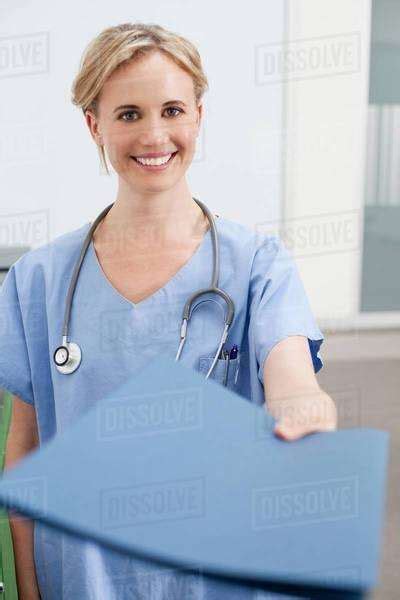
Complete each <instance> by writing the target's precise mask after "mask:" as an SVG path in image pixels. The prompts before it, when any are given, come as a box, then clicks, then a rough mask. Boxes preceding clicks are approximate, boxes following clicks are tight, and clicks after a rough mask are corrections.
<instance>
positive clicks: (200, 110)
mask: <svg viewBox="0 0 400 600" xmlns="http://www.w3.org/2000/svg"><path fill="white" fill-rule="evenodd" d="M202 119H203V103H201V104H199V105H198V106H197V133H196V137H197V136H198V135H199V132H200V127H201V123H202Z"/></svg>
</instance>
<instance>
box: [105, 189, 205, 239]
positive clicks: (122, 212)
mask: <svg viewBox="0 0 400 600" xmlns="http://www.w3.org/2000/svg"><path fill="white" fill-rule="evenodd" d="M208 229H209V223H208V219H207V217H206V215H205V214H204V213H203V211H202V209H201V208H200V206H199V205H198V204H197V202H195V201H194V200H193V198H192V195H191V193H190V190H189V188H188V186H187V183H186V181H183V182H182V183H180V184H178V186H176V187H174V188H173V189H172V190H166V191H163V192H159V193H154V192H152V193H150V192H149V193H147V194H146V193H137V192H134V191H132V190H131V189H130V188H127V186H126V184H125V182H124V181H122V182H121V180H120V183H119V188H118V194H117V199H116V201H115V203H114V205H113V207H112V208H111V209H110V210H109V212H108V213H107V215H106V217H105V218H104V219H103V221H101V223H100V224H99V225H98V227H97V229H96V231H95V234H94V236H93V239H94V241H97V242H99V238H100V241H101V240H103V241H104V240H105V239H106V238H107V239H108V240H110V239H111V238H112V239H114V240H115V239H116V237H120V236H123V238H124V240H125V241H126V242H129V244H130V245H131V246H135V245H138V246H141V247H143V245H149V246H152V247H153V248H154V247H161V246H164V245H165V246H166V245H169V246H170V245H171V244H177V245H181V244H184V243H185V242H190V241H192V240H194V239H201V238H202V237H203V236H204V234H205V233H206V231H207V230H208ZM124 245H125V244H124Z"/></svg>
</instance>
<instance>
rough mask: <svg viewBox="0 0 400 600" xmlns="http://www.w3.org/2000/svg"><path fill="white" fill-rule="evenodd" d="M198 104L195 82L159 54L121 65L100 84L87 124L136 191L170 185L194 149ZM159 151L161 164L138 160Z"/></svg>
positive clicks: (190, 158) (187, 161) (169, 186)
mask: <svg viewBox="0 0 400 600" xmlns="http://www.w3.org/2000/svg"><path fill="white" fill-rule="evenodd" d="M201 116H202V105H197V103H196V99H195V96H194V90H193V79H192V77H191V76H190V75H189V74H188V73H186V72H185V71H184V70H183V69H181V68H180V67H179V66H178V65H176V64H175V63H174V62H173V61H172V60H171V59H170V58H169V57H167V56H165V55H164V54H162V53H160V52H156V51H154V52H152V53H151V54H148V55H146V56H142V57H140V58H139V59H135V61H134V62H131V63H128V64H125V65H121V67H119V68H118V69H117V70H116V71H114V73H113V74H112V75H111V77H110V78H109V79H108V80H107V81H106V83H105V84H104V86H103V88H102V91H101V94H100V98H99V108H98V115H97V119H96V117H95V116H94V115H93V114H92V113H91V112H89V111H87V112H86V121H87V124H88V126H89V129H90V132H91V134H92V137H93V139H94V140H95V141H96V143H98V144H100V143H102V144H104V146H105V148H106V151H107V155H108V157H109V160H110V162H111V164H112V166H113V168H114V169H115V171H116V172H117V173H118V175H119V176H120V177H122V178H123V179H124V180H125V182H126V183H127V184H128V186H130V187H131V188H132V189H134V190H135V191H143V192H145V191H146V192H151V191H154V192H157V191H163V190H166V189H170V188H172V187H174V186H175V185H176V184H177V183H178V181H179V180H180V179H181V178H182V177H183V176H184V174H185V172H186V170H187V168H188V167H189V165H190V163H191V161H192V159H193V155H194V153H195V149H196V138H197V135H198V133H199V128H200V121H201ZM153 153H158V154H161V155H165V156H163V157H162V160H165V159H166V158H168V156H169V155H170V154H171V155H172V156H171V157H170V158H169V160H168V162H167V163H166V164H163V165H155V166H152V165H148V166H146V165H142V164H140V161H138V160H137V157H144V155H147V154H153Z"/></svg>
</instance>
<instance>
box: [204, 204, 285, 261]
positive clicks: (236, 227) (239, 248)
mask: <svg viewBox="0 0 400 600" xmlns="http://www.w3.org/2000/svg"><path fill="white" fill-rule="evenodd" d="M215 216H216V217H218V218H216V219H215V222H216V226H217V231H218V234H219V238H220V240H221V242H222V245H225V246H227V247H229V248H231V249H232V251H235V252H240V253H245V254H246V256H247V258H248V259H249V260H251V261H253V260H255V259H257V258H258V259H261V260H265V259H266V258H267V257H269V258H270V259H272V258H273V257H274V256H276V255H277V254H278V253H284V252H285V251H286V247H285V245H284V243H283V241H282V239H281V238H280V237H279V236H278V235H268V234H266V233H263V232H260V231H257V229H255V228H252V227H249V226H248V225H244V224H243V223H238V222H237V221H233V220H232V219H226V218H225V217H223V216H220V215H215Z"/></svg>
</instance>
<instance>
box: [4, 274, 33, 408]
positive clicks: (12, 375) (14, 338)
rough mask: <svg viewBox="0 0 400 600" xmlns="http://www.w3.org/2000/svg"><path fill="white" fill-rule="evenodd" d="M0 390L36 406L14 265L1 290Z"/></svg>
mask: <svg viewBox="0 0 400 600" xmlns="http://www.w3.org/2000/svg"><path fill="white" fill-rule="evenodd" d="M0 388H3V389H5V390H8V391H9V392H10V393H11V394H15V395H16V396H19V397H20V398H21V400H23V401H24V402H27V403H28V404H32V405H33V404H34V398H33V389H32V381H31V368H30V363H29V356H28V351H27V343H26V337H25V331H24V325H23V320H22V314H21V306H20V302H19V298H18V290H17V285H16V278H15V268H14V265H13V266H12V267H11V268H10V269H9V271H8V272H7V275H6V277H5V279H4V281H3V283H2V284H1V286H0Z"/></svg>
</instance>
